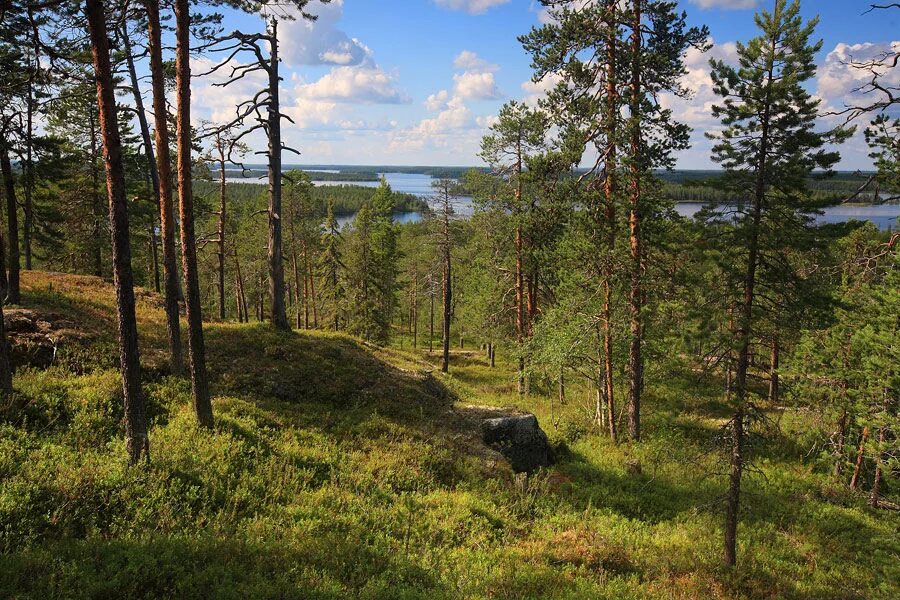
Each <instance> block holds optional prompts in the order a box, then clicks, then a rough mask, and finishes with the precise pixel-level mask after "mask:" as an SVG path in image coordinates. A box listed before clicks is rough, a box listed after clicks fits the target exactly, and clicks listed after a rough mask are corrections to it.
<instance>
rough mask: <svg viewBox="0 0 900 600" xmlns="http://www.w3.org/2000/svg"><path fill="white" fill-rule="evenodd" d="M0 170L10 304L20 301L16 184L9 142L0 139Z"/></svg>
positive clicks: (7, 291) (7, 297)
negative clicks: (4, 208) (4, 204)
mask: <svg viewBox="0 0 900 600" xmlns="http://www.w3.org/2000/svg"><path fill="white" fill-rule="evenodd" d="M0 172H2V175H3V185H4V188H5V190H4V191H5V193H6V226H7V237H8V238H9V255H8V257H7V266H6V269H7V275H6V281H7V284H6V300H7V301H8V302H9V303H10V304H18V303H19V302H21V300H22V297H21V292H20V290H19V203H18V202H17V201H16V184H15V180H14V179H13V172H12V164H11V163H10V160H9V144H8V141H7V140H6V139H0Z"/></svg>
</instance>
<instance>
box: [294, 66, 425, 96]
mask: <svg viewBox="0 0 900 600" xmlns="http://www.w3.org/2000/svg"><path fill="white" fill-rule="evenodd" d="M395 83H396V77H395V76H394V75H392V74H390V73H387V72H385V71H384V70H383V69H382V68H381V67H379V66H378V65H376V64H374V63H372V62H368V61H367V62H366V63H365V64H363V65H360V66H356V67H334V68H333V69H331V71H330V72H329V73H327V74H326V75H324V76H323V77H322V78H321V79H319V80H318V81H315V82H313V83H306V84H300V85H298V86H297V87H296V88H295V92H296V94H297V96H298V97H301V98H307V99H311V100H327V101H331V102H341V103H349V104H404V103H406V102H409V99H408V98H407V97H406V96H405V95H404V94H403V93H401V92H400V91H399V90H398V89H397V88H396V87H395Z"/></svg>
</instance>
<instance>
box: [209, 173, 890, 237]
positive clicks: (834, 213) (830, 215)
mask: <svg viewBox="0 0 900 600" xmlns="http://www.w3.org/2000/svg"><path fill="white" fill-rule="evenodd" d="M383 175H384V177H385V179H387V182H388V184H389V185H390V186H391V189H392V190H394V191H395V192H402V193H405V194H414V195H416V196H421V197H423V198H425V199H426V200H430V199H432V198H434V195H435V192H434V189H433V188H432V187H431V183H432V181H433V178H432V177H431V176H429V175H423V174H421V173H383ZM226 181H229V182H232V183H265V179H257V178H246V179H242V178H228V179H227V180H226ZM316 185H324V186H332V185H360V186H364V187H373V188H374V187H378V185H379V182H377V181H354V182H350V181H317V182H316ZM453 208H454V210H455V211H456V213H457V214H458V215H460V216H462V217H469V216H472V213H473V212H474V207H473V206H472V199H471V198H459V199H457V201H456V202H455V203H454V207H453ZM701 208H703V204H702V203H700V202H681V203H679V204H676V205H675V210H676V211H677V212H678V214H680V215H682V216H684V217H693V216H694V215H695V214H697V212H698V211H699V210H700V209H701ZM898 217H900V204H874V205H871V204H844V205H841V206H832V207H830V208H826V209H825V214H823V215H822V216H821V217H820V218H819V221H820V222H823V223H843V222H845V221H849V220H851V219H856V220H859V221H872V222H873V223H874V224H875V225H876V226H877V227H878V228H879V229H884V230H886V229H897V227H898V225H897V219H898ZM337 220H338V223H339V224H340V226H341V227H343V226H344V225H345V224H346V223H349V222H351V221H352V220H353V216H352V215H342V216H341V217H339V218H338V219H337ZM394 220H395V221H396V222H398V223H417V222H419V221H421V220H422V215H421V214H420V213H416V212H403V213H397V214H395V215H394Z"/></svg>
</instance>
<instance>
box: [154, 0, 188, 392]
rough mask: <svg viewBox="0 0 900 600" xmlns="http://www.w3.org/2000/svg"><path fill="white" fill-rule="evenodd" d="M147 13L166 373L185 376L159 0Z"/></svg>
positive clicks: (155, 1)
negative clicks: (166, 353) (167, 351)
mask: <svg viewBox="0 0 900 600" xmlns="http://www.w3.org/2000/svg"><path fill="white" fill-rule="evenodd" d="M144 6H145V7H146V11H147V32H148V38H149V41H148V49H149V54H150V76H151V81H152V86H153V116H154V125H155V136H156V166H157V175H158V180H159V224H160V225H159V226H160V235H161V237H162V247H163V289H164V292H165V310H166V337H167V339H168V343H169V369H170V370H171V371H172V374H173V375H181V374H182V373H183V372H184V358H183V354H182V348H181V322H180V310H179V306H178V298H179V296H180V294H181V291H180V287H179V283H178V266H177V262H178V254H177V251H176V249H175V235H176V234H175V227H176V225H175V209H174V202H173V200H172V170H171V169H172V157H171V154H170V151H169V148H170V146H169V124H168V121H167V119H166V115H168V110H167V109H166V81H165V73H164V71H163V61H162V28H161V25H160V20H159V0H145V1H144Z"/></svg>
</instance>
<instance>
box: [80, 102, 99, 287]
mask: <svg viewBox="0 0 900 600" xmlns="http://www.w3.org/2000/svg"><path fill="white" fill-rule="evenodd" d="M88 125H89V127H90V134H91V156H90V162H91V212H92V214H93V218H94V221H93V223H92V227H91V229H92V231H91V233H92V234H93V238H94V239H93V243H92V244H91V255H92V260H93V263H94V264H93V271H94V276H96V277H103V242H102V240H101V238H102V236H101V235H100V230H101V229H102V225H103V221H102V219H103V212H104V211H103V200H102V198H101V197H100V173H99V172H98V169H97V160H98V158H99V151H98V150H97V124H96V123H95V121H94V111H92V110H90V111H88ZM73 270H74V269H73Z"/></svg>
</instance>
